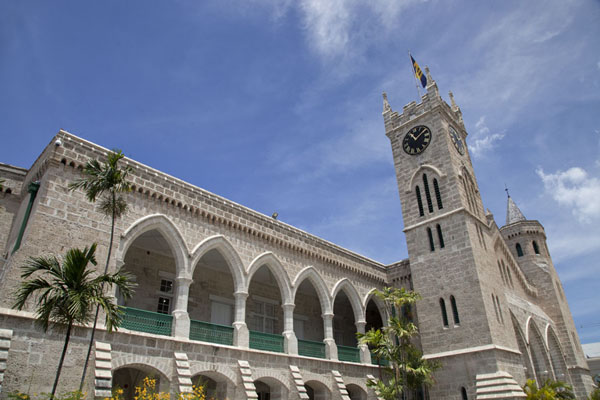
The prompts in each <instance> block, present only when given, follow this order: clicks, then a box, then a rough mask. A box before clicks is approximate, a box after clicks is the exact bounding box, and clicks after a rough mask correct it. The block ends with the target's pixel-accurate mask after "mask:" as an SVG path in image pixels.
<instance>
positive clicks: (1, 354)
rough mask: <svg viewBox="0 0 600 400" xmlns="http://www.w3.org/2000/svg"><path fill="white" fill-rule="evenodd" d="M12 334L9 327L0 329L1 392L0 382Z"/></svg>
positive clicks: (1, 378) (0, 378)
mask: <svg viewBox="0 0 600 400" xmlns="http://www.w3.org/2000/svg"><path fill="white" fill-rule="evenodd" d="M12 334H13V331H12V330H10V329H0V393H2V382H3V381H4V371H5V370H6V362H7V360H8V350H10V341H11V339H12Z"/></svg>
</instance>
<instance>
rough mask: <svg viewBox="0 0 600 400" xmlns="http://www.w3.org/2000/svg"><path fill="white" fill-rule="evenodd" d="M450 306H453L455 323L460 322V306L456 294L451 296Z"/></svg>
mask: <svg viewBox="0 0 600 400" xmlns="http://www.w3.org/2000/svg"><path fill="white" fill-rule="evenodd" d="M450 307H452V317H453V318H454V324H455V325H458V324H460V318H458V308H457V307H456V299H455V298H454V296H450Z"/></svg>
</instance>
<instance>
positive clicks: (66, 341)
mask: <svg viewBox="0 0 600 400" xmlns="http://www.w3.org/2000/svg"><path fill="white" fill-rule="evenodd" d="M71 327H73V322H69V325H68V326H67V334H66V335H65V345H64V346H63V351H62V354H61V356H60V361H59V362H58V370H57V371H56V378H55V379H54V386H52V394H51V395H50V400H54V395H55V394H56V387H57V386H58V378H60V371H61V370H62V366H63V362H64V361H65V355H66V354H67V346H69V338H70V337H71Z"/></svg>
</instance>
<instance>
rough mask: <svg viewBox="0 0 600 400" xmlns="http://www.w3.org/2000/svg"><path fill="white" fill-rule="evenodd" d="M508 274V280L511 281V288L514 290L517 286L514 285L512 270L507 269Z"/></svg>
mask: <svg viewBox="0 0 600 400" xmlns="http://www.w3.org/2000/svg"><path fill="white" fill-rule="evenodd" d="M506 272H507V273H508V280H509V281H510V287H511V288H514V287H515V285H514V284H513V280H512V275H511V274H510V268H508V267H506Z"/></svg>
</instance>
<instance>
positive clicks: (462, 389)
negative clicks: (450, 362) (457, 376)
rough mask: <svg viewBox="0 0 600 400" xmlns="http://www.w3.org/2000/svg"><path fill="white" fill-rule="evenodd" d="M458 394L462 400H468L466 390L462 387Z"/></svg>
mask: <svg viewBox="0 0 600 400" xmlns="http://www.w3.org/2000/svg"><path fill="white" fill-rule="evenodd" d="M460 394H461V396H462V400H469V398H468V397H467V389H465V388H464V386H463V387H461V388H460Z"/></svg>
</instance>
